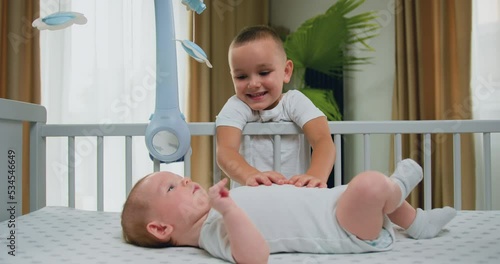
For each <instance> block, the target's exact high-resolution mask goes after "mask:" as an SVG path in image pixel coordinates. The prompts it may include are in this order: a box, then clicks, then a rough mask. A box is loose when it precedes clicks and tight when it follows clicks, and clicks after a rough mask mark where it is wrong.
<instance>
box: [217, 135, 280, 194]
mask: <svg viewBox="0 0 500 264" xmlns="http://www.w3.org/2000/svg"><path fill="white" fill-rule="evenodd" d="M216 131H217V133H216V134H217V153H216V156H217V163H218V165H219V166H220V168H221V169H222V170H223V171H224V173H226V174H227V175H228V176H229V177H231V179H233V180H235V181H237V182H238V183H240V184H242V185H249V186H257V185H260V184H264V185H271V184H272V183H277V184H283V183H285V182H286V181H287V179H286V178H285V176H283V175H282V174H281V173H278V172H275V171H266V172H261V171H259V170H257V169H256V168H254V167H252V166H250V164H248V163H247V162H246V160H245V158H243V157H242V156H241V155H240V153H239V149H240V144H241V130H239V129H238V128H235V127H230V126H219V127H217V129H216Z"/></svg>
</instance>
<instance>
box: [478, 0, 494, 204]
mask: <svg viewBox="0 0 500 264" xmlns="http://www.w3.org/2000/svg"><path fill="white" fill-rule="evenodd" d="M472 25H473V30H472V84H471V87H472V103H473V106H474V107H473V111H474V113H473V114H474V119H500V50H499V49H498V47H500V0H481V1H477V0H476V1H473V24H472ZM476 140H477V142H482V137H480V136H479V135H478V136H477V137H476ZM491 142H492V157H491V160H492V163H493V167H492V177H493V179H492V186H500V164H499V163H498V162H495V161H498V160H500V135H498V134H492V135H491ZM476 148H477V149H476V154H477V155H476V156H477V157H478V162H477V164H478V165H482V164H483V162H484V161H482V157H483V150H482V148H480V144H476ZM479 157H481V159H479ZM481 171H482V170H481ZM481 171H480V172H478V173H477V174H476V175H483V173H482V172H481ZM483 186H484V178H479V179H477V188H478V192H477V193H478V204H477V208H478V209H480V208H483V207H484V197H483V196H484V192H483V191H479V190H481V188H483ZM489 188H495V187H491V186H489ZM493 209H496V210H498V209H500V193H499V192H493Z"/></svg>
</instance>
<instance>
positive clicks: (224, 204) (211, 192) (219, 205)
mask: <svg viewBox="0 0 500 264" xmlns="http://www.w3.org/2000/svg"><path fill="white" fill-rule="evenodd" d="M226 183H227V178H224V179H222V180H221V181H219V182H218V183H217V184H215V185H214V186H212V187H210V188H209V189H208V196H209V198H210V204H211V205H212V207H213V208H214V209H215V210H217V211H218V212H219V213H221V214H222V215H224V214H225V213H226V212H227V211H229V210H230V209H231V208H232V207H234V206H236V204H235V203H234V201H233V199H231V197H230V196H229V190H228V189H227V188H226Z"/></svg>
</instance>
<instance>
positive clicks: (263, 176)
mask: <svg viewBox="0 0 500 264" xmlns="http://www.w3.org/2000/svg"><path fill="white" fill-rule="evenodd" d="M287 181H288V180H287V178H286V177H285V176H283V174H281V173H279V172H276V171H264V172H259V173H256V174H253V175H251V176H250V177H248V178H247V180H246V182H245V184H246V185H248V186H258V185H268V186H269V185H271V184H273V183H276V184H280V185H281V184H284V183H287Z"/></svg>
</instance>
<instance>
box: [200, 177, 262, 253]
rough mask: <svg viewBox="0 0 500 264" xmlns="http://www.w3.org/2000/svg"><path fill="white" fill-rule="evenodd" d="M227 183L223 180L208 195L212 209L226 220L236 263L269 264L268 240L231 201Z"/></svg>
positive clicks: (211, 188) (225, 179)
mask: <svg viewBox="0 0 500 264" xmlns="http://www.w3.org/2000/svg"><path fill="white" fill-rule="evenodd" d="M226 183H227V178H224V179H222V180H221V181H220V182H218V183H217V184H215V185H214V186H212V187H210V189H209V191H208V194H209V196H210V202H211V204H212V207H213V208H214V209H215V210H217V211H218V212H219V213H220V214H221V215H222V218H223V220H224V225H225V227H226V231H227V234H228V237H229V243H230V247H231V252H232V255H233V258H234V260H235V261H236V263H267V260H268V258H269V246H268V245H267V242H266V240H265V239H264V237H263V236H262V234H261V233H260V231H259V230H258V229H257V227H256V226H255V225H254V224H253V222H252V221H251V220H250V218H248V216H247V215H246V213H245V212H244V211H243V210H242V209H241V208H240V207H238V205H236V203H235V202H234V200H233V199H231V197H230V196H229V190H228V189H227V188H226V187H225V184H226Z"/></svg>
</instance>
